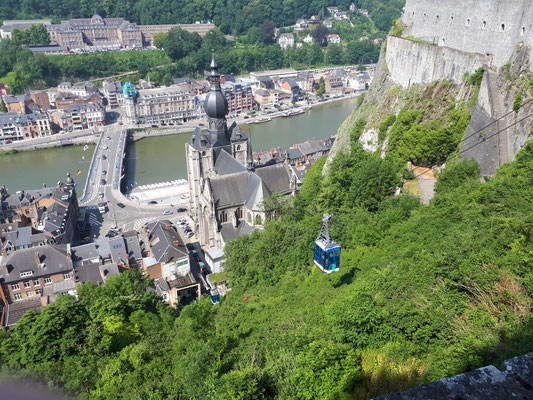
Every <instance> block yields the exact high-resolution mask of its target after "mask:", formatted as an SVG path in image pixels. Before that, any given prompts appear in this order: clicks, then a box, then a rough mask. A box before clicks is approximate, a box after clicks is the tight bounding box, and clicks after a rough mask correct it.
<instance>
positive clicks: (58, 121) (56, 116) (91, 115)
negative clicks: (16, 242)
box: [50, 103, 105, 132]
mask: <svg viewBox="0 0 533 400" xmlns="http://www.w3.org/2000/svg"><path fill="white" fill-rule="evenodd" d="M50 119H51V122H52V126H53V127H54V128H56V130H61V131H65V132H72V131H79V130H83V129H90V128H96V127H99V126H102V125H105V109H104V108H103V107H102V106H101V105H100V104H96V103H88V104H69V105H68V106H66V107H64V108H60V109H57V110H52V111H51V112H50Z"/></svg>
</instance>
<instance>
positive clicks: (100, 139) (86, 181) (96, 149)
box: [78, 131, 105, 203]
mask: <svg viewBox="0 0 533 400" xmlns="http://www.w3.org/2000/svg"><path fill="white" fill-rule="evenodd" d="M104 136H105V135H104V131H102V132H101V133H100V138H99V139H98V142H96V148H95V149H94V153H93V156H92V158H91V163H90V164H89V170H88V171H87V179H86V180H85V185H84V187H83V194H82V195H81V197H80V199H79V200H78V201H79V202H80V203H82V202H84V201H85V196H86V195H87V188H88V187H89V183H90V181H91V175H92V174H93V173H94V172H95V169H94V164H95V161H96V158H97V154H98V149H99V148H100V144H101V142H102V139H103V137H104Z"/></svg>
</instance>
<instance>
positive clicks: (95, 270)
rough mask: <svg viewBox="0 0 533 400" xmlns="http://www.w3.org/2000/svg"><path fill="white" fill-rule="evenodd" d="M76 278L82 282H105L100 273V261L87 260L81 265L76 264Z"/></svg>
mask: <svg viewBox="0 0 533 400" xmlns="http://www.w3.org/2000/svg"><path fill="white" fill-rule="evenodd" d="M75 271H76V278H77V280H79V281H80V282H81V283H85V282H92V283H94V284H95V285H100V284H102V283H103V282H104V280H103V279H102V275H101V274H100V263H99V262H98V263H92V262H90V261H85V262H83V263H82V264H81V265H79V266H76V269H75Z"/></svg>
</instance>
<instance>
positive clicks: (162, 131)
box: [130, 93, 361, 141]
mask: <svg viewBox="0 0 533 400" xmlns="http://www.w3.org/2000/svg"><path fill="white" fill-rule="evenodd" d="M360 95H361V93H354V94H351V95H348V96H343V97H336V98H333V99H328V100H324V101H321V102H318V103H313V104H302V105H300V106H297V107H295V109H302V110H303V111H304V112H308V111H309V110H312V109H313V108H317V107H320V106H323V105H326V104H331V103H336V102H339V101H343V100H351V99H354V98H357V97H359V96H360ZM286 112H287V111H286V110H285V111H276V112H273V113H271V114H263V113H261V114H259V115H256V116H254V117H249V118H235V119H232V118H228V126H230V125H231V124H233V122H236V123H237V125H240V126H248V125H256V124H265V123H267V122H269V121H271V120H273V119H276V118H280V117H283V118H292V117H295V116H298V115H301V114H296V115H294V116H289V117H287V116H286V115H285V114H286ZM267 118H268V119H267ZM265 119H267V120H265ZM261 120H263V121H261ZM206 122H207V121H205V120H194V121H191V122H190V123H187V125H183V126H182V125H180V126H173V127H168V128H133V129H132V130H130V132H131V136H132V140H133V141H138V140H141V139H144V138H151V137H158V136H170V135H180V134H186V133H188V134H191V133H192V132H194V129H196V126H198V125H199V124H204V125H205V124H206ZM202 129H204V130H206V129H207V127H206V126H204V127H202ZM132 131H133V132H132Z"/></svg>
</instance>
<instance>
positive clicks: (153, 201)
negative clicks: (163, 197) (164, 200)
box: [148, 200, 157, 204]
mask: <svg viewBox="0 0 533 400" xmlns="http://www.w3.org/2000/svg"><path fill="white" fill-rule="evenodd" d="M148 204H157V201H155V200H150V201H149V202H148Z"/></svg>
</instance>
